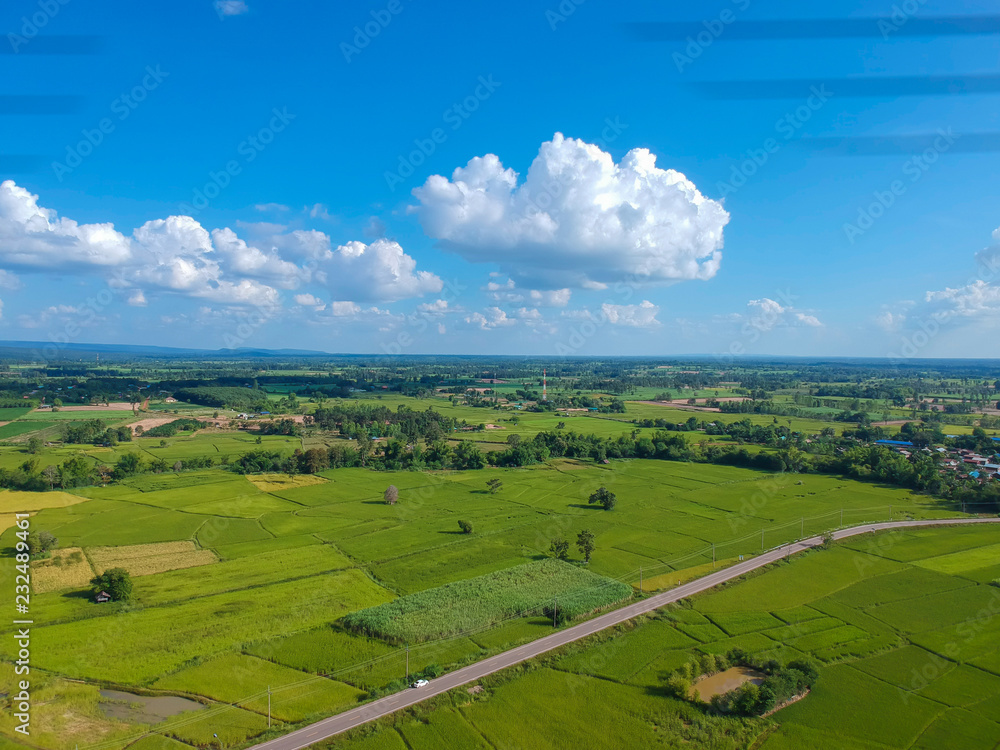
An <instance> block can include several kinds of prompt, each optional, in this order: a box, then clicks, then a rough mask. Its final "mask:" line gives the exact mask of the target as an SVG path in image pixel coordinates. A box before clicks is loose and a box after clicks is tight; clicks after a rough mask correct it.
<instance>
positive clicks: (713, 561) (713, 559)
mask: <svg viewBox="0 0 1000 750" xmlns="http://www.w3.org/2000/svg"><path fill="white" fill-rule="evenodd" d="M712 567H713V568H714V567H715V542H712Z"/></svg>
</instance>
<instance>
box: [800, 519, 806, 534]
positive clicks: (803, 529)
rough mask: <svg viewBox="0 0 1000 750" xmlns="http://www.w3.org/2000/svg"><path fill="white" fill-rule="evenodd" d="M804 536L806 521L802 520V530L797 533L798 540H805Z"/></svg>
mask: <svg viewBox="0 0 1000 750" xmlns="http://www.w3.org/2000/svg"><path fill="white" fill-rule="evenodd" d="M805 536H806V519H804V518H803V519H802V529H801V530H800V531H799V539H805Z"/></svg>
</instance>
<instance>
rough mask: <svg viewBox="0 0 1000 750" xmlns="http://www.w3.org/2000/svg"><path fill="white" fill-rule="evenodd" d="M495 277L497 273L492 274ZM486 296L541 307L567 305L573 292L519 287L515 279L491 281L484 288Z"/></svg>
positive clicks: (495, 300) (501, 300) (494, 299)
mask: <svg viewBox="0 0 1000 750" xmlns="http://www.w3.org/2000/svg"><path fill="white" fill-rule="evenodd" d="M491 276H493V277H494V278H496V277H497V274H491ZM484 291H485V292H486V296H487V297H489V298H490V299H492V300H493V301H494V302H513V303H517V302H525V301H529V302H531V304H533V305H538V306H540V307H566V305H568V304H569V300H570V297H572V296H573V292H572V290H570V289H519V288H518V286H517V284H515V283H514V280H513V279H507V280H506V281H504V282H499V281H490V282H489V283H488V284H487V285H486V287H485V288H484Z"/></svg>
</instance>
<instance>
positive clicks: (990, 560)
mask: <svg viewBox="0 0 1000 750" xmlns="http://www.w3.org/2000/svg"><path fill="white" fill-rule="evenodd" d="M998 563H1000V544H988V545H985V546H983V547H976V548H975V549H969V550H962V551H961V552H952V553H950V554H947V555H939V556H937V557H930V558H928V559H926V560H919V561H917V562H915V563H914V565H919V566H920V567H921V568H927V569H928V570H936V571H937V572H939V573H947V574H949V575H954V574H956V573H959V574H960V573H965V572H966V571H970V570H975V569H976V568H985V567H987V566H992V565H997V564H998Z"/></svg>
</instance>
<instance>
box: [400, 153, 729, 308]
mask: <svg viewBox="0 0 1000 750" xmlns="http://www.w3.org/2000/svg"><path fill="white" fill-rule="evenodd" d="M413 194H414V196H415V197H416V198H417V200H418V201H419V205H417V206H414V207H412V208H411V210H412V211H413V212H415V213H416V214H417V216H418V218H419V220H420V223H421V225H422V226H423V228H424V231H425V232H426V233H427V234H428V235H429V236H430V237H432V238H435V239H437V240H439V242H440V244H441V245H442V246H443V247H444V248H445V249H447V250H450V251H453V252H456V253H458V254H459V255H461V256H462V257H464V258H466V259H467V260H469V261H472V262H489V263H497V264H499V266H500V268H501V269H503V271H504V272H505V273H507V274H509V275H510V276H512V277H513V278H515V279H517V280H519V281H522V280H523V281H525V282H527V283H529V284H531V285H533V286H536V287H540V288H548V289H562V288H589V289H594V288H603V287H605V286H606V285H608V284H611V283H615V282H621V281H626V282H630V283H670V282H675V281H679V280H686V279H710V278H712V277H713V276H714V275H715V274H716V272H717V271H718V269H719V265H720V263H721V260H722V252H721V249H722V246H723V228H724V227H725V225H726V224H727V223H728V221H729V214H728V213H726V211H725V209H723V207H722V205H721V204H720V203H718V202H716V201H713V200H711V199H709V198H706V197H705V196H703V195H702V194H701V193H700V192H699V191H698V189H697V187H695V185H694V184H693V183H692V182H691V181H690V180H688V179H687V178H686V177H685V176H684V175H683V174H681V173H679V172H676V171H674V170H672V169H660V168H659V167H657V166H656V157H655V156H654V155H653V154H651V153H650V152H649V151H648V150H646V149H634V150H632V151H630V152H628V153H627V154H626V155H625V157H624V158H623V159H622V160H621V162H620V163H619V164H616V163H615V161H614V159H613V158H612V157H611V155H610V154H608V153H606V152H604V151H602V150H601V149H600V148H599V147H598V146H595V145H593V144H588V143H585V142H584V141H581V140H577V139H573V138H565V137H563V135H562V134H561V133H556V134H555V136H554V137H553V139H552V140H551V141H547V142H545V143H543V144H542V146H541V148H540V149H539V152H538V156H537V157H536V158H535V160H534V161H533V162H532V164H531V166H530V168H529V169H528V173H527V175H526V177H525V179H524V181H523V182H519V176H518V174H517V173H516V172H514V171H513V170H512V169H507V168H504V166H503V164H502V163H501V161H500V159H499V158H498V157H497V156H496V155H494V154H487V155H486V156H482V157H476V158H474V159H472V160H471V161H469V163H468V164H467V165H466V166H465V167H459V168H458V169H456V170H455V171H454V172H453V174H452V176H451V179H448V178H446V177H443V176H441V175H433V176H431V177H429V178H428V179H427V181H426V182H425V183H424V185H423V186H421V187H418V188H415V189H414V191H413Z"/></svg>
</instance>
